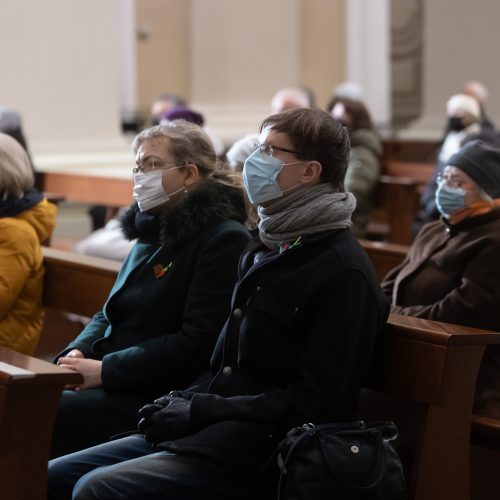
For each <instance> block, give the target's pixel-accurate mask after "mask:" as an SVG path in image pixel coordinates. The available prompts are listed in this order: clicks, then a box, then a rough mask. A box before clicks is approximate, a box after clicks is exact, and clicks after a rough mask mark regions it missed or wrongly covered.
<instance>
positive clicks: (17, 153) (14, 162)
mask: <svg viewBox="0 0 500 500" xmlns="http://www.w3.org/2000/svg"><path fill="white" fill-rule="evenodd" d="M34 183H35V177H34V174H33V169H32V168H31V163H30V160H29V158H28V155H27V154H26V151H25V150H24V149H23V148H22V146H21V145H20V144H19V143H18V142H17V141H16V140H15V139H13V138H12V137H10V136H9V135H7V134H3V133H0V197H1V199H7V198H9V197H16V198H22V197H23V196H24V193H25V192H26V191H27V190H28V189H30V188H32V187H33V185H34Z"/></svg>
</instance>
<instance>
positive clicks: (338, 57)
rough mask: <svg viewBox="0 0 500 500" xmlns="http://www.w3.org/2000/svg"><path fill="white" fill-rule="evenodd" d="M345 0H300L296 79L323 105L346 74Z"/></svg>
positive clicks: (322, 106)
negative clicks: (298, 76) (297, 70)
mask: <svg viewBox="0 0 500 500" xmlns="http://www.w3.org/2000/svg"><path fill="white" fill-rule="evenodd" d="M345 58H346V33H345V0H301V2H300V69H299V71H300V83H302V84H303V85H308V86H309V87H311V88H313V89H314V90H315V91H316V101H317V106H319V107H320V108H324V106H325V105H326V104H327V102H328V99H329V98H330V96H331V93H332V89H333V87H334V86H335V85H337V84H338V83H340V82H341V81H343V80H344V79H345V78H346V60H345Z"/></svg>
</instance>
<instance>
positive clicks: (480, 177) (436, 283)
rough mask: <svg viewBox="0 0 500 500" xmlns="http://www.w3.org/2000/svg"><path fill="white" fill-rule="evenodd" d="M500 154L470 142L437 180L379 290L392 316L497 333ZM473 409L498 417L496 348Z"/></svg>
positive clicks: (499, 328)
mask: <svg viewBox="0 0 500 500" xmlns="http://www.w3.org/2000/svg"><path fill="white" fill-rule="evenodd" d="M499 198H500V150H499V149H495V148H493V147H490V146H487V145H485V144H483V143H482V142H481V141H473V142H471V143H468V144H467V145H466V146H464V147H463V148H462V149H461V150H460V151H459V152H458V153H456V154H455V155H453V156H452V157H451V158H450V159H449V161H448V165H447V166H446V167H445V169H444V171H443V176H442V177H441V178H439V179H438V189H437V191H436V205H437V207H438V209H439V211H440V212H441V214H442V215H441V220H438V221H435V222H431V223H429V224H426V225H425V226H424V227H423V228H422V230H421V231H420V233H419V234H418V236H417V238H416V239H415V241H414V243H413V245H412V246H411V249H410V251H409V253H408V256H407V258H406V259H405V261H404V262H403V263H402V264H401V265H400V266H398V267H396V268H395V269H393V270H392V271H391V272H389V274H388V275H387V276H386V277H385V279H384V281H383V283H382V288H383V290H384V293H385V294H386V296H387V297H388V298H389V299H390V300H391V310H392V311H393V312H395V313H398V314H404V315H407V316H416V317H419V318H428V319H433V320H438V321H445V322H448V323H455V324H459V325H467V326H472V327H476V328H485V329H488V330H496V331H500V316H499V314H498V305H499V304H500V287H499V283H500V199H499ZM476 411H477V412H480V411H483V412H486V413H488V412H489V413H490V414H491V413H492V412H493V411H494V412H496V415H497V416H499V417H500V348H499V347H497V346H494V347H487V349H486V354H485V357H484V360H483V364H482V366H481V369H480V374H479V380H478V385H477V390H476Z"/></svg>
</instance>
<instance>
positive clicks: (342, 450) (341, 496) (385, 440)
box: [276, 421, 408, 500]
mask: <svg viewBox="0 0 500 500" xmlns="http://www.w3.org/2000/svg"><path fill="white" fill-rule="evenodd" d="M397 436H398V430H397V428H396V426H395V424H394V423H392V422H379V423H372V424H367V423H364V422H362V421H360V422H350V423H337V424H322V425H318V426H315V425H313V424H304V425H303V426H302V427H296V428H294V429H292V430H291V431H289V432H288V434H287V436H286V437H285V439H283V441H281V443H280V444H279V445H278V447H277V450H276V451H277V459H278V467H279V468H280V471H281V473H280V477H279V483H278V500H323V499H325V500H368V499H370V500H402V499H406V498H408V494H407V489H406V482H405V477H404V472H403V467H402V464H401V461H400V459H399V457H398V455H397V453H396V451H395V450H394V448H393V446H392V442H393V441H394V440H395V439H396V438H397Z"/></svg>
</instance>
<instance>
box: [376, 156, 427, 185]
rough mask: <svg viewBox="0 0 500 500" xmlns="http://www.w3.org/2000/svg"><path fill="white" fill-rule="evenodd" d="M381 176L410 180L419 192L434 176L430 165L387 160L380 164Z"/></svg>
mask: <svg viewBox="0 0 500 500" xmlns="http://www.w3.org/2000/svg"><path fill="white" fill-rule="evenodd" d="M382 174H383V175H390V176H392V177H404V178H406V179H411V180H412V181H414V182H415V183H416V184H417V186H418V191H419V192H421V191H422V189H423V188H424V187H425V186H426V184H427V183H428V182H429V180H430V179H432V176H433V174H434V165H433V164H432V163H416V162H406V161H394V160H388V161H385V162H383V163H382Z"/></svg>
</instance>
